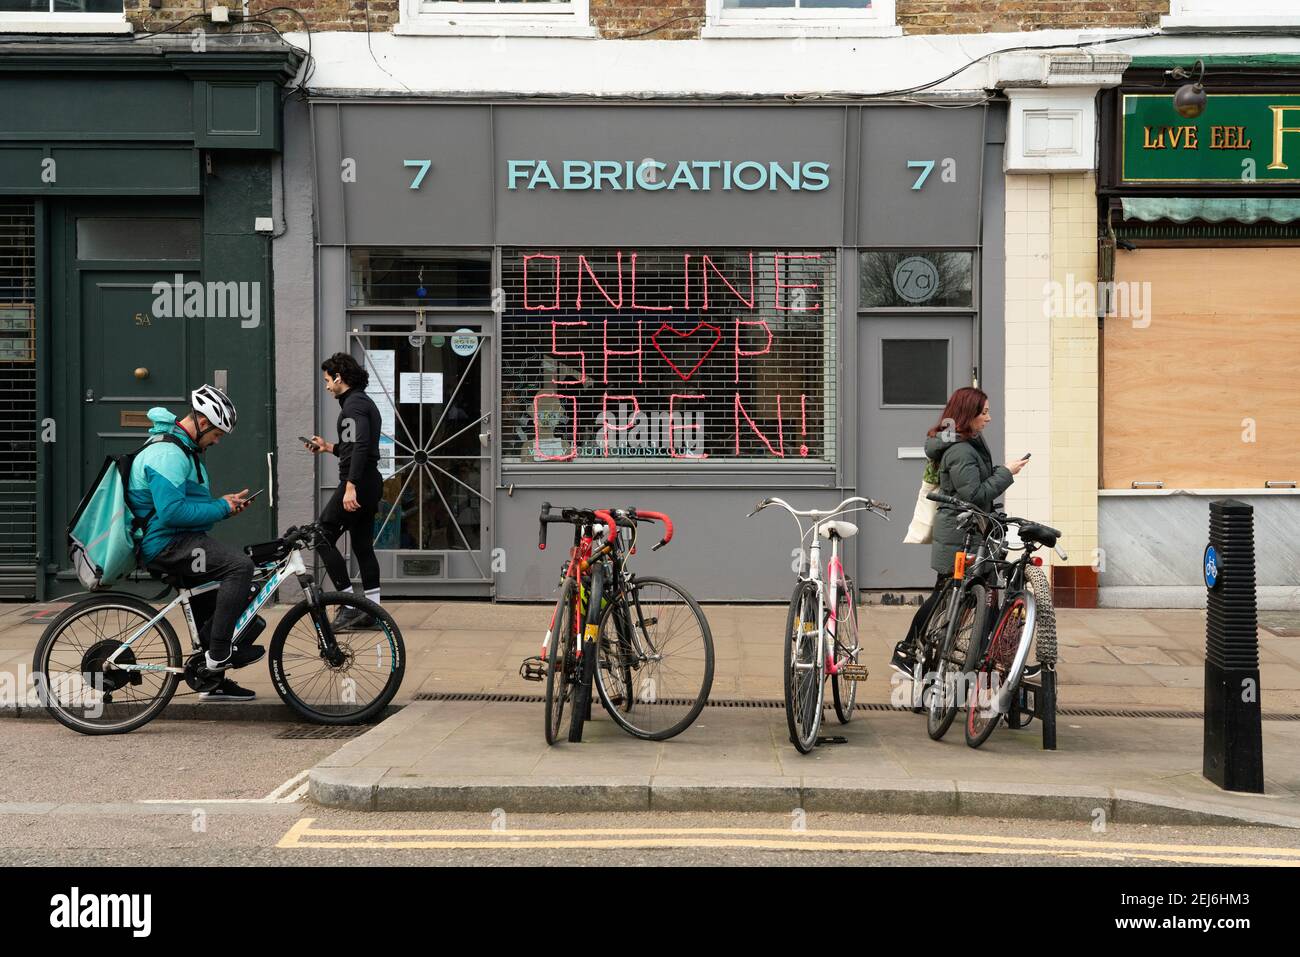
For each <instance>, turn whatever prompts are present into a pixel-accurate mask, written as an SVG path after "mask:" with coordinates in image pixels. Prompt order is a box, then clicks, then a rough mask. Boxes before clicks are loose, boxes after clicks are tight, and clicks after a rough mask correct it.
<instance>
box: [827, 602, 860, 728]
mask: <svg viewBox="0 0 1300 957" xmlns="http://www.w3.org/2000/svg"><path fill="white" fill-rule="evenodd" d="M855 594H856V592H855V590H854V587H853V581H852V580H851V579H845V582H844V587H843V588H842V589H841V590H840V593H839V594H838V595H837V596H836V598H835V665H836V674H834V675H831V699H832V700H833V701H834V703H835V717H837V718H839V721H840V724H848V723H849V722H850V721H852V720H853V705H854V704H855V703H856V702H857V700H858V682H856V681H849V680H847V679H846V678H843V677H841V676H840V674H839V673H838V669H839V665H840V664H841V663H843V664H852V665H856V664H857V663H858V656H859V655H860V654H861V651H862V646H861V643H860V642H859V641H858V603H857V601H856V600H855V598H854V595H855ZM846 635H847V640H845V638H846ZM841 652H843V658H842V659H841Z"/></svg>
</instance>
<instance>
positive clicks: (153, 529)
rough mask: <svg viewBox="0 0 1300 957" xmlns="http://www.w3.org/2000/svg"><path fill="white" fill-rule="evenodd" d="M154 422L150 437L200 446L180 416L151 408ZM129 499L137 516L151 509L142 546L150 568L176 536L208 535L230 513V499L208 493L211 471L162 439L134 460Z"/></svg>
mask: <svg viewBox="0 0 1300 957" xmlns="http://www.w3.org/2000/svg"><path fill="white" fill-rule="evenodd" d="M149 419H150V421H152V422H153V427H152V428H151V429H150V430H149V434H150V435H163V434H166V433H170V434H171V435H174V436H176V437H177V438H179V439H180V440H181V441H182V442H183V443H185V447H186V448H189V449H195V448H196V446H195V444H194V440H193V439H191V438H190V437H189V434H188V433H187V432H186V431H185V430H184V429H182V428H181V427H180V426H178V425H177V424H176V416H175V415H174V414H173V413H171V412H169V411H168V410H167V409H164V408H162V407H157V408H153V409H150V410H149ZM126 501H127V505H129V506H130V508H131V512H132V513H133V514H134V515H135V516H136V518H139V519H143V518H144V517H146V516H148V515H149V513H150V511H151V510H152V511H153V513H154V514H153V516H152V517H151V518H149V524H148V525H147V526H146V527H145V534H144V538H143V539H142V540H141V542H140V558H141V559H142V560H143V561H144V562H145V564H148V563H149V562H151V561H153V560H154V559H155V558H156V557H157V556H158V555H159V553H160V552H162V551H163V549H165V548H166V547H167V546H168V545H170V544H171V542H172V539H174V538H176V536H178V535H182V534H186V533H190V532H206V531H207V530H208V529H210V528H212V526H213V525H215V524H217V522H219V521H221V520H222V519H223V518H225V517H226V516H228V515H229V514H230V506H229V505H228V504H227V503H226V500H225V499H222V498H213V497H212V493H211V492H209V491H208V476H207V470H206V469H204V470H203V472H202V474H200V473H199V471H198V469H196V468H195V465H194V457H193V456H191V455H190V454H189V453H187V452H186V451H185V449H181V448H178V447H177V446H175V445H173V444H172V443H171V442H163V441H159V440H157V439H155V440H154V441H153V444H151V445H148V446H146V447H145V448H144V449H143V450H142V451H141V452H140V454H139V455H137V456H136V457H135V461H134V462H133V463H132V465H131V481H130V482H129V483H128V485H127V493H126Z"/></svg>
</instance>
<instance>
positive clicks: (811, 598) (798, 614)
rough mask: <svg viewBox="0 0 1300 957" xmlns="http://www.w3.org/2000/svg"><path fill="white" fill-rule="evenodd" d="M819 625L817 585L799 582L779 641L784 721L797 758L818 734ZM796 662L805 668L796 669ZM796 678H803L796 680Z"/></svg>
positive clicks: (820, 691)
mask: <svg viewBox="0 0 1300 957" xmlns="http://www.w3.org/2000/svg"><path fill="white" fill-rule="evenodd" d="M819 624H820V623H819V622H818V621H817V585H816V584H815V583H814V582H810V581H801V582H799V584H797V585H796V586H795V588H794V594H793V595H791V596H790V611H789V614H788V615H787V616H786V622H785V639H784V640H783V641H782V647H783V649H784V653H785V666H784V669H783V673H784V678H785V720H786V725H787V727H788V728H789V731H790V743H791V744H793V745H794V746H795V749H796V750H798V752H799V753H800V754H808V753H809V752H810V751H812V749H813V748H815V747H816V746H817V732H818V731H820V730H821V723H822V700H823V695H824V694H825V689H824V687H823V681H822V669H823V668H824V663H823V662H821V661H818V660H814V659H817V658H818V657H819V655H818V654H817V649H816V634H817V628H818V626H819ZM809 625H811V628H809V627H808V626H809ZM810 645H811V647H810ZM796 659H798V663H799V664H802V665H806V666H807V667H805V668H797V667H796ZM800 675H806V676H807V677H803V678H800V677H799V676H800ZM796 681H797V682H798V684H796ZM801 690H802V691H803V692H804V693H803V694H801V693H800V691H801Z"/></svg>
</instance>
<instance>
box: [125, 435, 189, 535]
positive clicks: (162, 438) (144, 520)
mask: <svg viewBox="0 0 1300 957" xmlns="http://www.w3.org/2000/svg"><path fill="white" fill-rule="evenodd" d="M157 442H168V443H170V444H172V445H175V446H176V447H177V448H179V449H181V450H182V451H183V452H185V454H186V455H188V456H189V457H190V460H191V461H192V462H193V463H194V471H195V473H196V474H197V475H198V477H199V481H200V482H202V481H203V460H202V459H200V458H199V453H198V451H197V450H196V449H192V448H190V447H189V446H188V445H186V444H185V443H184V442H182V441H181V440H180V439H179V438H177V437H176V436H174V435H172V434H171V433H170V432H163V433H162V434H161V435H159V436H158V438H156V439H149V440H148V441H147V442H145V443H144V445H142V446H140V447H139V448H138V449H136V450H135V451H134V452H132V453H131V454H130V455H129V456H123V457H122V460H123V462H124V463H125V466H126V468H125V470H124V472H123V486H124V487H125V486H126V484H127V482H128V481H129V478H128V477H129V476H130V474H131V464H132V463H133V462H134V461H135V457H136V456H137V455H139V454H140V453H141V452H143V451H144V450H145V449H147V448H148V447H149V446H151V445H153V444H155V443H157ZM155 514H157V509H155V508H150V509H149V511H148V512H146V513H145V514H144V515H142V516H140V517H139V518H136V519H133V520H132V522H131V527H132V529H134V530H136V531H139V532H141V533H143V532H144V531H145V530H146V529H147V528H148V527H149V523H150V522H151V521H153V517H154V515H155ZM138 547H139V545H138V543H137V548H138Z"/></svg>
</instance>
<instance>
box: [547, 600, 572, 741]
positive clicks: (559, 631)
mask: <svg viewBox="0 0 1300 957" xmlns="http://www.w3.org/2000/svg"><path fill="white" fill-rule="evenodd" d="M574 587H575V586H574V581H573V579H572V578H566V579H565V580H564V587H563V588H561V589H560V600H559V601H557V602H556V603H555V614H553V615H552V616H551V635H550V639H549V641H548V642H547V647H546V743H547V744H554V743H555V742H556V741H559V740H560V724H561V722H563V720H564V706H565V705H566V704H567V703H568V701H569V698H570V696H571V695H572V694H573V681H574V676H573V655H574V648H575V647H577V635H576V632H575V630H574V617H573V605H574V600H573V592H574Z"/></svg>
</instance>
